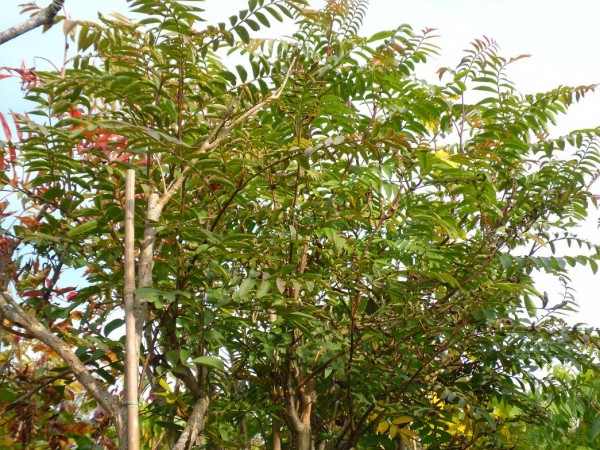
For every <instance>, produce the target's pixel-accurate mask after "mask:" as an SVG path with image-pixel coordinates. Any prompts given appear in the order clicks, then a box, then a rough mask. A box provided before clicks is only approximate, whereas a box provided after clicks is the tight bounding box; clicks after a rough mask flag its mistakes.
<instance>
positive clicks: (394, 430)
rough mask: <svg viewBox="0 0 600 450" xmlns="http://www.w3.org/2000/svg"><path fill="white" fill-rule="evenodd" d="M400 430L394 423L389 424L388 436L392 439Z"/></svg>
mask: <svg viewBox="0 0 600 450" xmlns="http://www.w3.org/2000/svg"><path fill="white" fill-rule="evenodd" d="M398 431H402V430H400V429H399V428H398V427H397V426H396V425H390V438H392V439H394V438H395V437H396V435H397V434H398Z"/></svg>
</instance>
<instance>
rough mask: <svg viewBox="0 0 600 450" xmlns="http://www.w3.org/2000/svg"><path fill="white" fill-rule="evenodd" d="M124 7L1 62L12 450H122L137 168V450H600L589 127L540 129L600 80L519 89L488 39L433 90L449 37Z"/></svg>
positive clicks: (349, 4)
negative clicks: (128, 257) (546, 287)
mask: <svg viewBox="0 0 600 450" xmlns="http://www.w3.org/2000/svg"><path fill="white" fill-rule="evenodd" d="M128 3H129V6H130V8H131V11H132V12H136V13H137V14H136V15H135V17H136V19H135V20H133V19H132V20H130V19H127V18H125V17H123V16H120V15H114V16H112V17H111V18H108V17H102V16H101V17H100V19H99V22H98V23H88V22H85V23H70V24H69V27H66V28H65V30H66V32H67V33H70V34H71V35H72V36H74V39H75V40H76V42H77V46H78V52H77V54H76V56H75V57H74V58H72V60H71V62H70V64H69V65H68V66H67V67H66V68H65V69H64V71H56V72H43V73H42V72H33V71H25V70H21V72H23V73H22V74H21V73H20V72H18V71H17V72H11V74H16V75H20V76H22V77H25V76H28V77H29V78H27V80H25V78H23V79H24V82H25V81H27V83H26V85H25V86H24V89H25V94H26V96H27V98H28V99H29V100H31V101H33V102H35V103H36V109H35V110H34V111H32V112H30V113H29V115H15V123H16V125H17V126H18V133H17V134H18V136H17V135H15V136H14V138H13V137H12V136H11V135H9V134H10V128H9V126H8V121H7V119H6V117H5V116H2V120H3V124H4V128H5V131H6V132H7V136H6V142H4V143H3V144H2V146H3V159H1V160H0V164H2V168H3V169H4V170H3V172H2V174H1V175H0V177H1V178H2V184H3V193H4V194H3V195H4V199H5V200H6V201H4V203H2V206H1V209H0V213H1V215H2V216H1V217H2V227H3V228H2V233H3V235H2V238H1V240H0V246H1V248H0V266H1V267H2V269H3V270H2V272H3V273H4V274H5V275H4V276H3V280H2V281H3V283H4V286H1V288H2V290H3V289H4V288H5V287H6V284H8V289H7V290H6V292H5V293H3V294H2V295H1V296H0V312H1V314H2V316H3V322H2V328H3V330H2V331H1V332H2V341H1V345H2V348H1V349H0V350H1V352H0V364H1V365H2V367H3V370H2V371H1V373H2V375H1V378H0V381H1V383H0V408H1V410H2V414H0V416H1V417H2V419H1V422H0V430H2V431H1V433H2V435H1V436H0V448H17V446H22V447H23V448H37V447H40V448H53V449H54V448H56V449H58V448H69V446H71V447H70V448H73V445H77V448H90V449H91V448H116V447H115V446H116V445H117V444H116V442H117V439H118V438H121V439H120V440H121V447H120V448H126V443H125V442H123V436H124V434H123V433H124V431H123V430H124V429H125V428H126V421H125V419H124V411H125V409H124V406H123V405H122V404H121V397H120V395H121V394H120V393H121V388H120V387H119V386H120V383H121V380H122V373H123V356H124V338H123V337H122V333H123V332H122V329H123V328H122V326H123V320H122V318H121V317H122V303H123V301H122V298H123V256H122V254H123V244H122V242H123V227H122V222H123V219H124V213H123V206H124V173H125V170H126V169H134V170H135V171H136V176H137V195H136V233H137V236H136V237H137V241H136V242H137V247H138V253H137V257H138V262H139V264H138V280H137V290H136V298H137V300H138V302H139V305H138V311H137V313H138V316H137V317H138V324H139V326H140V329H141V330H142V332H141V347H142V350H141V356H140V361H139V364H140V374H141V382H142V394H141V397H142V407H141V426H142V442H143V448H147V449H154V448H178V449H188V448H189V449H191V448H206V449H226V448H231V449H240V448H245V449H254V448H269V449H282V448H289V449H292V448H293V449H299V450H310V449H313V448H314V449H351V448H357V449H375V448H381V449H397V448H408V447H410V448H430V449H438V448H440V449H443V448H446V449H466V448H515V449H531V448H558V447H556V445H558V446H559V447H560V445H562V444H564V445H567V446H569V445H571V444H573V443H574V442H576V445H579V446H580V447H578V448H598V444H599V443H600V440H599V435H600V422H599V421H598V419H597V417H598V410H599V408H600V407H599V403H598V401H599V400H598V394H597V392H598V390H597V388H598V377H597V373H598V372H597V370H598V367H597V365H596V363H597V361H598V359H597V357H598V345H599V338H598V332H597V330H593V329H591V328H586V327H585V326H576V327H572V326H567V324H566V323H565V322H564V320H562V319H561V318H560V313H562V312H565V311H568V310H571V309H572V308H573V305H574V303H573V302H574V299H573V296H572V294H571V291H570V290H569V288H568V282H569V280H568V276H567V273H566V272H567V269H568V268H569V267H579V266H585V265H587V266H589V267H590V268H591V269H592V271H593V272H594V273H595V272H596V271H597V268H598V259H599V248H598V246H596V245H595V244H593V243H590V242H587V241H585V240H584V239H582V238H580V237H578V236H577V235H576V231H577V230H576V228H575V226H576V225H577V224H578V223H580V222H581V221H582V220H584V219H585V218H586V217H587V214H588V210H589V209H590V208H591V206H592V204H594V205H595V203H596V197H594V196H593V195H592V193H591V191H590V188H591V185H592V183H593V181H594V180H595V178H596V177H597V173H598V167H599V165H600V153H599V144H600V141H599V134H600V130H599V129H588V130H580V131H574V132H572V133H570V134H568V135H565V136H560V137H557V136H553V135H552V134H551V129H552V126H553V125H554V124H555V122H556V120H558V117H559V116H560V115H562V114H563V113H565V112H566V110H567V109H568V107H569V106H570V105H571V104H572V103H573V102H575V101H579V100H580V98H581V97H583V96H584V95H585V94H587V93H588V92H590V91H592V90H594V86H581V87H577V88H571V87H558V88H556V89H554V90H552V91H550V92H545V93H540V94H533V95H523V94H521V93H519V92H518V91H517V90H516V89H515V87H514V86H513V84H512V83H511V82H510V80H509V79H508V78H507V69H508V66H509V65H510V64H512V63H515V62H516V61H517V60H518V59H520V58H522V57H524V56H520V57H517V58H512V59H507V58H504V57H502V56H500V55H499V54H498V53H497V45H496V43H495V42H494V41H493V40H491V39H487V38H482V39H479V40H476V41H474V42H473V43H472V44H471V45H470V46H469V47H468V49H467V50H466V51H465V56H464V58H463V59H462V60H461V61H460V62H459V64H458V65H457V66H456V67H454V68H446V69H442V70H440V72H439V74H440V81H439V83H436V84H430V83H427V82H425V81H423V80H422V79H420V78H418V77H417V76H416V75H415V67H416V66H417V65H419V64H422V63H424V62H425V61H426V60H427V59H428V58H429V57H431V56H432V55H434V54H435V53H436V51H437V47H436V46H435V36H434V33H433V30H424V31H422V32H415V31H413V30H412V29H411V28H410V27H409V26H408V25H401V26H399V27H398V28H397V29H394V30H390V31H382V32H380V33H377V34H375V35H373V36H370V37H366V38H365V37H362V36H361V34H360V30H359V29H360V25H361V22H362V20H363V18H364V16H365V14H366V3H367V2H366V1H360V0H345V1H344V0H339V1H334V0H330V1H328V2H327V5H326V6H325V7H324V9H323V10H318V11H317V10H313V9H310V7H309V5H306V4H304V2H303V1H302V0H272V1H269V0H250V1H249V5H248V9H246V10H244V11H241V12H239V13H238V14H237V15H233V16H231V18H230V19H229V21H228V22H226V23H222V24H217V25H214V26H213V25H208V26H206V25H205V24H204V23H203V22H202V21H201V17H202V10H201V9H200V8H199V7H198V4H197V2H190V1H188V2H177V1H172V0H166V1H157V0H129V1H128ZM278 20H279V21H281V20H285V21H287V22H288V23H289V24H290V30H291V31H290V34H291V36H290V37H286V38H279V39H260V38H259V36H260V29H261V28H263V27H269V26H270V24H271V23H272V22H274V21H278ZM292 24H294V25H292ZM292 27H294V28H293V29H292ZM579 270H582V269H579ZM537 271H544V272H546V273H549V274H552V275H555V276H557V277H559V278H560V279H561V280H562V281H563V282H564V284H565V292H564V294H563V296H562V298H557V297H560V293H558V294H555V295H554V298H551V301H550V303H549V304H548V303H547V301H546V299H545V298H544V295H543V294H542V293H540V292H538V290H537V289H536V287H535V285H534V282H533V276H534V274H535V273H536V272H537ZM34 338H35V339H34ZM69 352H70V353H69ZM557 364H560V366H561V369H560V370H558V369H556V370H552V369H551V367H554V366H556V365H557ZM573 374H575V375H573ZM575 391H576V392H578V393H579V395H571V394H573V393H574V392H575ZM582 399H583V400H582ZM587 399H589V402H587ZM27 408H29V412H27V413H24V412H23V411H24V410H26V409H27ZM23 417H27V418H28V419H27V420H24V419H23ZM549 422H551V423H552V425H548V424H549ZM534 438H535V439H536V440H535V441H533V439H534ZM543 442H548V443H552V444H554V445H555V446H552V445H551V446H550V447H545V446H544V445H542V444H541V443H543ZM561 443H562V444H561ZM548 445H550V444H548ZM561 448H562V447H561ZM564 448H567V447H564ZM569 448H571V447H569ZM573 448H575V447H573Z"/></svg>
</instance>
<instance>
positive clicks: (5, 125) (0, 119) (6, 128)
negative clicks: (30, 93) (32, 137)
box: [0, 112, 12, 141]
mask: <svg viewBox="0 0 600 450" xmlns="http://www.w3.org/2000/svg"><path fill="white" fill-rule="evenodd" d="M0 122H2V128H4V134H5V135H6V139H8V140H9V141H12V133H11V132H10V127H9V126H8V122H7V121H6V117H4V114H2V113H1V112H0Z"/></svg>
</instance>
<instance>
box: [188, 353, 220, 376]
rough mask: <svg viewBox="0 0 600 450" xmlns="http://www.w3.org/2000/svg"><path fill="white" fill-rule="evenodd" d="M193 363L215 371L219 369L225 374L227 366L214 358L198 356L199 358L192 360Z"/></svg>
mask: <svg viewBox="0 0 600 450" xmlns="http://www.w3.org/2000/svg"><path fill="white" fill-rule="evenodd" d="M192 362H193V363H195V364H199V365H201V366H206V367H212V368H213V369H218V370H221V371H223V372H224V371H225V364H224V363H223V361H221V360H220V359H219V358H215V357H214V356H198V357H197V358H194V359H192Z"/></svg>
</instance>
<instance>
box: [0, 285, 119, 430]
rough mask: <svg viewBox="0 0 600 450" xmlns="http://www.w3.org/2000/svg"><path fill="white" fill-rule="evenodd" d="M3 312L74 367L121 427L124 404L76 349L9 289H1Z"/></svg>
mask: <svg viewBox="0 0 600 450" xmlns="http://www.w3.org/2000/svg"><path fill="white" fill-rule="evenodd" d="M0 315H1V316H3V317H4V318H6V319H7V320H9V321H10V322H12V323H13V324H15V325H17V326H20V327H22V328H24V329H25V330H26V331H27V332H28V333H29V334H30V335H31V336H32V337H34V338H35V339H37V340H39V341H40V342H42V343H44V344H45V345H47V346H48V347H50V348H51V349H52V350H54V351H55V352H56V353H58V354H59V355H60V357H61V358H62V359H63V361H65V362H66V363H67V365H68V366H69V368H70V369H71V370H72V371H73V373H74V374H75V376H76V377H77V380H78V381H79V382H80V383H81V384H82V385H83V386H84V387H85V388H86V389H87V391H88V392H89V393H90V394H91V395H92V397H94V399H95V400H96V401H97V402H98V404H99V405H100V406H101V407H102V408H103V409H104V410H105V411H106V412H107V414H108V415H109V416H110V418H111V419H112V420H113V421H114V422H115V424H116V425H117V427H118V428H120V425H121V422H122V418H121V414H120V409H121V407H120V405H119V402H118V400H117V398H116V397H115V396H113V395H112V394H111V393H110V392H108V391H107V390H106V389H105V388H104V386H102V384H101V383H100V382H99V381H98V380H96V379H95V378H94V377H93V376H92V374H91V373H90V372H89V371H88V370H87V369H86V368H85V365H84V364H83V362H82V361H81V360H80V359H79V358H78V357H77V355H75V353H73V351H72V350H71V348H70V347H69V346H68V345H67V343H66V342H64V341H63V340H61V339H59V338H58V337H56V336H55V335H54V334H53V333H52V332H51V331H50V330H48V329H47V328H46V327H45V326H44V325H43V324H42V323H41V322H40V321H38V320H37V319H36V318H35V317H32V316H30V315H29V314H27V313H26V312H25V311H24V310H23V309H22V308H21V307H20V306H19V304H18V303H17V302H16V301H15V300H14V299H13V298H11V297H10V296H9V295H8V292H6V291H4V292H2V291H0Z"/></svg>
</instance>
